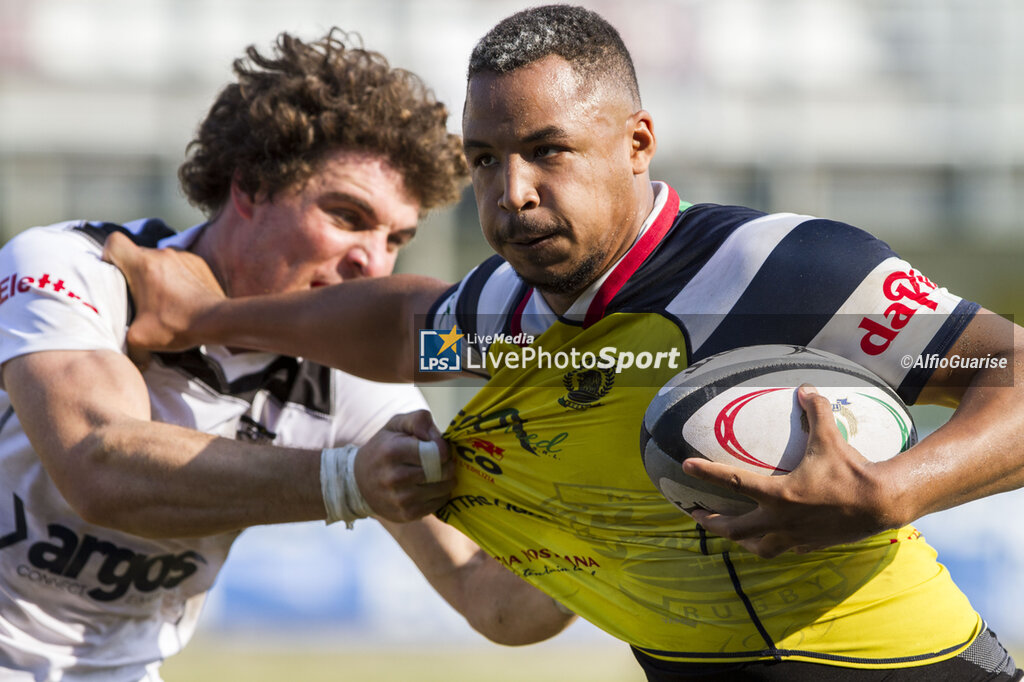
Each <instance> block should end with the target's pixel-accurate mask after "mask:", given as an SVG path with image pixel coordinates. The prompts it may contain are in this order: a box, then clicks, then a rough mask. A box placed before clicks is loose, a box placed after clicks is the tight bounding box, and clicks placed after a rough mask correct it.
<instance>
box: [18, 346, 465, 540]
mask: <svg viewBox="0 0 1024 682" xmlns="http://www.w3.org/2000/svg"><path fill="white" fill-rule="evenodd" d="M3 382H4V387H5V389H6V391H7V393H8V395H9V396H10V399H11V403H12V405H13V406H14V409H15V413H16V414H17V416H18V419H19V420H20V422H21V424H22V427H23V428H24V430H25V433H26V434H27V435H28V437H29V440H30V441H31V443H32V446H33V448H34V449H35V450H36V452H37V453H38V455H39V457H40V459H41V461H42V463H43V466H45V467H46V470H47V472H48V473H49V474H50V476H51V478H52V479H53V481H54V483H55V484H56V485H57V488H58V489H59V490H60V491H61V494H62V495H63V496H64V497H65V499H66V500H67V501H68V503H69V504H70V505H71V507H72V508H73V509H74V510H75V511H76V512H77V513H78V514H79V515H80V516H82V518H84V519H85V520H87V521H89V522H91V523H95V524H98V525H103V526H108V527H112V528H117V529H119V530H123V531H126V532H130V533H133V534H136V535H141V536H146V537H192V536H200V535H210V534H213V533H219V532H224V531H233V530H239V529H242V528H245V527H248V526H252V525H257V524H266V523H283V522H290V521H305V520H315V519H323V518H325V517H326V516H327V510H326V507H325V501H324V499H325V498H324V495H323V489H324V486H323V481H322V477H321V474H322V472H321V461H322V455H321V452H319V451H313V450H302V449H295V448H281V447H274V446H269V445H261V444H256V443H247V442H240V441H234V440H230V439H225V438H216V437H214V436H211V435H207V434H203V433H199V432H197V431H192V430H190V429H186V428H182V427H178V426H174V425H170V424H163V423H156V422H151V421H150V414H149V395H148V392H147V390H146V386H145V384H144V383H143V380H142V376H141V375H140V374H139V372H138V370H137V369H136V367H135V366H134V365H133V364H132V362H131V361H130V360H129V359H128V358H127V357H126V356H124V355H122V354H120V353H117V352H114V351H106V350H100V351H63V350H61V351H43V352H37V353H31V354H28V355H23V356H19V357H16V358H14V359H11V360H9V361H7V362H6V363H4V365H3ZM432 429H433V430H432ZM435 434H436V428H435V427H433V425H432V422H431V421H430V417H429V414H428V413H427V412H426V411H420V412H414V413H409V414H408V415H399V416H396V417H394V418H392V420H391V421H390V422H389V423H388V425H387V426H385V427H384V428H383V429H382V430H381V431H380V432H378V434H377V435H375V436H374V437H373V438H372V439H371V440H370V441H369V442H367V443H366V444H365V445H364V446H362V447H361V448H360V449H359V451H358V455H357V456H356V463H357V464H358V465H360V466H359V467H357V470H356V472H355V473H356V476H357V478H359V474H360V470H362V472H363V474H364V475H363V476H362V478H361V480H359V484H360V488H361V489H362V491H363V497H364V498H365V499H366V501H367V502H368V503H369V505H370V510H371V511H372V512H373V513H374V515H378V516H382V517H386V518H390V519H394V520H397V521H406V520H409V519H413V518H418V517H420V516H422V515H423V514H427V513H430V512H432V511H434V510H436V509H437V508H438V507H440V506H441V505H442V504H443V503H444V501H445V500H446V499H447V497H448V494H449V492H450V491H451V488H452V486H453V485H454V466H453V464H452V462H451V461H450V459H447V455H446V453H443V454H444V456H443V457H442V467H441V476H440V480H438V481H437V482H434V483H430V484H427V483H426V481H425V476H424V472H423V469H422V467H421V465H420V459H419V454H418V443H419V441H420V440H425V439H427V438H432V436H433V435H435ZM438 440H439V438H438ZM367 471H369V472H370V474H366V472H367Z"/></svg>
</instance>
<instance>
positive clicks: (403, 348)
mask: <svg viewBox="0 0 1024 682" xmlns="http://www.w3.org/2000/svg"><path fill="white" fill-rule="evenodd" d="M446 287H447V285H446V284H444V283H443V282H441V281H439V280H434V279H431V278H428V277H420V276H415V275H394V276H392V277H386V278H379V279H373V280H359V281H353V282H346V283H344V284H340V285H335V286H330V287H320V288H318V289H313V290H309V291H302V292H295V293H291V294H283V295H275V296H258V297H248V298H240V299H226V300H223V301H221V302H220V303H218V304H217V305H216V306H215V307H213V308H211V309H209V310H208V311H206V312H205V313H204V314H202V315H201V316H200V317H198V318H197V319H196V320H195V322H194V324H193V325H192V328H191V330H190V334H191V336H192V338H193V340H194V341H195V342H197V343H218V344H222V345H227V346H239V347H245V348H252V349H258V350H265V351H271V352H275V353H280V354H282V355H291V356H300V357H304V358H308V359H310V360H313V361H315V362H319V363H321V364H324V365H328V366H331V367H337V368H339V369H343V370H345V371H347V372H349V373H352V374H356V375H358V376H362V377H364V378H367V379H374V380H377V381H411V380H412V379H413V372H414V369H415V354H414V352H413V347H414V338H415V329H416V327H417V316H419V318H420V324H422V318H423V316H425V314H426V312H427V310H428V308H429V307H430V305H431V303H433V301H434V300H435V298H436V297H437V296H438V295H440V293H441V292H443V291H444V290H445V288H446Z"/></svg>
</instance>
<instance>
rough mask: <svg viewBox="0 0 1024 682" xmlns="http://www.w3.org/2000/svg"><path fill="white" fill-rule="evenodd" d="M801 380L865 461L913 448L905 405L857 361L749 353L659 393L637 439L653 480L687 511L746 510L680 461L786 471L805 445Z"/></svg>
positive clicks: (749, 503) (688, 373) (800, 353)
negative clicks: (828, 407) (827, 404)
mask: <svg viewBox="0 0 1024 682" xmlns="http://www.w3.org/2000/svg"><path fill="white" fill-rule="evenodd" d="M804 383H808V384H812V385H813V386H814V387H815V388H816V389H817V390H818V392H819V393H821V394H822V395H824V396H825V397H826V398H828V400H829V401H830V402H831V403H832V414H833V416H834V417H835V420H836V425H837V426H838V428H839V431H840V433H841V434H842V435H843V437H844V438H845V439H846V441H847V442H848V443H850V445H852V446H853V447H854V448H856V449H857V451H858V452H860V453H861V454H862V455H863V456H864V457H866V458H867V459H869V460H871V461H873V462H879V461H883V460H886V459H889V458H890V457H893V456H894V455H896V454H898V453H900V452H903V451H904V450H906V449H907V448H909V447H911V446H912V445H914V444H915V443H916V442H917V430H916V429H915V427H914V420H913V418H912V417H911V415H910V413H909V412H908V411H907V406H906V405H904V403H903V401H902V400H900V398H899V396H897V395H896V393H895V392H894V391H893V390H892V389H891V388H889V386H888V385H887V384H886V383H885V382H884V381H883V380H882V379H881V378H880V377H878V376H877V375H875V374H873V373H872V372H870V371H869V370H867V369H865V368H864V367H862V366H860V365H858V364H857V363H854V362H851V361H849V360H847V359H845V358H842V357H840V356H838V355H834V354H832V353H827V352H824V351H820V350H815V349H812V348H805V347H803V346H787V345H765V346H747V347H744V348H737V349H734V350H730V351H726V352H724V353H719V354H717V355H713V356H711V357H708V358H705V359H704V360H701V361H699V362H697V363H695V364H693V365H691V366H690V367H688V368H687V369H685V370H683V371H682V372H680V373H679V374H677V375H676V376H675V377H673V378H672V379H671V380H670V381H669V382H668V383H667V384H666V385H665V386H663V387H662V388H661V390H659V391H658V394H657V395H656V396H655V398H654V400H652V401H651V403H650V405H649V406H648V408H647V412H646V414H645V415H644V422H643V427H642V429H641V434H640V452H641V454H642V456H643V462H644V468H645V469H646V470H647V474H648V475H649V476H650V478H651V481H652V482H653V483H654V485H655V486H656V487H657V488H658V490H660V491H661V493H662V494H663V495H664V496H665V497H666V498H668V499H669V501H671V502H672V503H673V504H675V505H676V506H677V507H679V508H680V509H682V510H683V511H685V512H690V511H692V510H694V509H698V508H700V509H707V510H709V511H714V512H720V513H725V514H739V513H743V512H746V511H750V510H751V509H753V508H754V507H755V506H756V505H755V503H754V501H753V500H751V499H750V498H749V497H747V496H745V495H742V494H739V493H736V492H733V491H731V490H728V489H726V488H723V487H721V486H717V485H713V484H710V483H706V482H704V481H701V480H699V479H696V478H693V477H691V476H687V475H686V474H684V473H683V471H682V463H683V462H684V461H685V460H686V459H687V458H688V457H703V458H705V459H709V460H712V461H715V462H723V463H725V464H731V465H733V466H737V467H741V468H743V469H746V470H748V471H752V472H756V473H759V474H764V475H766V476H779V475H784V474H787V473H789V472H790V471H792V470H793V469H794V468H795V467H796V466H797V464H799V463H800V460H801V459H802V458H803V455H804V451H805V450H806V447H807V436H808V426H807V417H806V416H805V415H804V412H803V410H802V409H801V407H800V404H799V402H797V397H796V389H797V387H799V386H800V384H804Z"/></svg>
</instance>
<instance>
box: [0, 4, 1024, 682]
mask: <svg viewBox="0 0 1024 682" xmlns="http://www.w3.org/2000/svg"><path fill="white" fill-rule="evenodd" d="M527 4H528V3H524V2H510V1H506V0H490V1H486V2H481V1H476V2H473V1H472V0H429V1H428V0H367V1H349V0H89V1H88V2H85V1H82V0H0V240H6V239H7V238H9V237H10V236H11V235H13V234H15V233H16V232H18V231H19V230H22V229H24V228H26V227H30V226H32V225H40V224H47V223H51V222H55V221H58V220H65V219H70V218H94V219H103V220H111V221H123V220H129V219H132V218H136V217H142V216H160V217H162V218H164V219H165V220H167V221H168V222H169V223H171V224H172V225H174V226H175V227H178V228H184V227H187V226H189V225H192V224H194V223H196V222H199V221H200V220H201V219H202V216H201V215H200V214H199V213H197V212H196V211H195V210H194V209H192V208H191V207H189V206H188V205H187V203H186V202H185V201H184V199H183V198H182V196H181V195H180V193H179V192H178V190H177V186H176V180H175V171H176V168H177V165H178V163H179V162H180V160H181V158H182V155H183V152H184V147H185V145H186V143H187V142H188V141H189V139H190V138H191V134H192V132H193V130H194V127H195V125H196V124H197V122H198V121H199V119H200V118H202V117H203V116H204V115H205V112H206V108H207V107H208V106H209V104H210V102H211V101H212V98H213V96H214V94H215V92H216V91H217V90H218V89H219V88H220V87H221V86H222V85H223V84H224V83H225V82H227V81H228V79H229V78H230V70H229V65H230V62H231V60H232V59H234V58H235V57H236V56H238V55H239V54H241V52H242V50H243V48H244V47H245V46H246V45H248V44H250V43H255V44H257V45H258V46H260V47H264V48H266V47H267V46H269V44H270V43H271V41H272V39H273V37H274V36H275V35H276V34H277V33H278V32H279V31H281V30H289V31H293V32H295V33H297V34H299V35H301V36H302V37H304V38H314V37H317V36H319V35H321V34H322V33H324V32H325V31H326V29H327V28H329V27H330V26H332V25H338V26H340V27H342V28H344V29H347V30H356V31H358V32H359V33H361V34H362V36H363V38H364V40H365V43H366V45H367V46H368V47H370V48H372V49H375V50H379V51H381V52H383V53H384V54H386V55H387V56H388V57H389V59H390V60H391V61H392V63H393V64H395V65H398V66H402V67H406V68H410V69H412V70H414V71H416V72H417V73H419V74H420V75H421V76H422V77H423V78H424V79H425V80H426V81H427V83H428V84H430V85H431V86H432V87H433V88H434V90H435V91H436V92H437V94H438V95H439V97H440V98H441V99H442V100H444V101H445V102H447V103H448V104H449V107H450V109H451V110H452V112H453V116H452V120H451V127H452V129H453V130H456V131H457V130H458V127H459V116H460V113H461V107H462V99H463V89H464V74H465V66H466V62H467V59H468V55H469V52H470V50H471V48H472V45H473V43H474V41H475V40H476V39H477V38H479V37H480V36H481V35H482V34H483V33H484V32H485V31H486V30H487V29H488V28H489V27H490V26H491V25H492V24H493V23H494V22H495V21H497V20H498V19H500V18H502V17H503V16H506V15H507V14H509V13H511V12H513V11H515V10H517V9H520V8H522V7H525V6H527ZM582 4H584V5H587V6H590V7H592V8H593V9H596V10H597V11H599V12H601V13H603V14H604V15H605V16H606V17H608V18H609V19H610V20H611V21H612V23H613V24H615V25H616V26H617V27H618V28H619V30H620V31H621V33H622V35H623V38H624V39H625V41H626V43H627V45H628V46H629V47H630V48H631V50H632V51H633V54H634V58H635V60H636V64H637V71H638V74H639V78H640V85H641V91H642V93H643V95H644V104H645V107H646V108H647V109H648V110H650V111H651V112H652V114H653V116H654V120H655V122H656V132H657V133H658V135H659V152H658V157H657V160H656V164H655V170H654V175H655V177H658V178H660V179H664V180H667V181H669V182H670V183H672V184H673V186H675V187H676V188H677V189H678V190H679V192H680V194H681V195H682V196H683V197H684V198H685V199H688V200H690V201H695V202H697V201H714V202H720V203H740V204H745V205H749V206H753V207H756V208H760V209H764V210H768V211H776V210H779V211H793V212H803V213H810V214H815V215H822V216H827V217H831V218H837V219H841V220H845V221H847V222H850V223H853V224H855V225H858V226H860V227H863V228H865V229H868V230H869V231H871V232H873V233H875V234H877V235H878V236H880V237H882V238H883V239H885V240H886V241H888V242H889V243H890V244H891V245H892V246H894V247H895V248H896V249H897V251H899V252H900V253H901V254H903V255H904V256H905V257H906V258H907V259H908V260H910V261H911V262H912V263H914V264H915V265H917V266H918V267H919V268H920V269H921V270H923V271H924V272H925V273H926V274H927V275H928V276H929V277H931V278H932V279H933V280H934V281H936V282H938V283H940V284H941V285H943V286H946V287H948V288H949V289H950V290H952V291H954V292H956V293H959V294H961V295H963V296H965V297H968V298H972V299H975V300H978V301H981V302H983V303H985V304H986V305H987V306H988V307H989V308H991V309H993V310H995V311H996V312H999V313H1002V314H1006V315H1017V316H1020V315H1021V314H1024V277H1022V275H1021V267H1020V263H1021V262H1022V259H1024V221H1022V218H1021V216H1022V215H1024V5H1022V4H1021V3H1020V2H1018V0H980V1H979V0H703V1H701V0H632V1H631V2H628V3H623V2H619V1H618V0H590V1H584V2H583V3H582ZM487 253H488V248H487V246H486V244H485V243H484V242H483V240H482V238H481V237H480V235H479V230H478V227H477V224H476V215H475V208H474V206H473V201H472V197H471V195H470V194H469V193H468V192H467V194H466V195H465V197H464V198H463V201H462V202H461V203H460V204H459V205H458V206H456V207H455V208H453V209H451V210H448V211H444V212H439V213H436V214H434V215H432V216H430V217H429V218H428V219H427V220H426V222H425V225H424V229H423V230H422V232H421V236H420V237H418V238H417V240H416V241H415V243H414V245H413V246H412V247H410V249H409V250H408V252H407V253H406V254H404V256H403V257H402V259H401V261H400V269H401V270H407V271H418V272H424V273H428V274H432V275H435V276H438V277H442V278H448V279H452V280H454V279H455V278H457V277H459V276H461V275H462V274H464V272H465V271H466V270H467V269H468V268H469V267H471V266H472V265H474V264H476V263H477V262H479V260H480V259H481V258H482V257H483V256H485V255H487ZM1018 319H1021V318H1020V317H1018ZM470 390H471V389H468V388H465V387H453V386H446V387H433V388H430V389H429V391H428V399H429V400H430V401H431V403H432V405H433V407H434V409H435V412H436V414H437V421H438V423H439V424H442V425H443V424H445V423H447V420H448V419H449V418H450V416H451V415H452V414H453V413H454V411H455V410H456V409H457V408H458V406H459V405H460V404H461V402H462V401H464V399H465V398H466V397H467V396H468V392H469V391H470ZM917 416H918V419H919V426H921V427H922V430H923V431H927V430H929V429H931V428H934V427H935V426H936V425H937V424H939V423H941V421H942V420H943V419H945V418H946V417H947V416H948V412H947V411H944V410H939V409H921V410H918V411H917ZM1022 506H1024V494H1022V493H1019V492H1018V493H1011V494H1006V495H1002V496H998V497H995V498H992V499H989V500H985V501H982V502H977V503H973V504H970V505H967V506H965V507H962V508H959V509H957V510H955V511H952V512H945V513H942V514H936V515H933V516H930V517H927V518H925V519H923V520H921V522H920V523H919V526H920V527H921V528H922V530H923V531H924V532H925V534H926V536H927V537H928V538H929V540H930V541H931V542H932V544H933V545H935V546H936V547H937V548H938V550H939V553H940V557H941V559H942V560H943V562H944V563H945V564H946V565H947V566H948V567H949V568H950V570H951V571H952V573H953V575H954V577H955V578H956V579H957V581H958V582H959V583H960V584H961V585H962V586H963V588H964V589H965V590H966V591H967V592H968V594H969V596H970V597H971V599H972V601H973V602H974V604H975V605H976V606H977V607H978V608H979V609H980V610H981V612H982V613H983V614H984V615H985V616H986V618H987V619H988V620H989V622H990V624H991V625H992V626H993V627H994V628H995V629H996V630H997V631H998V632H999V633H1000V634H1001V635H1002V637H1003V638H1004V640H1006V641H1007V642H1008V643H1010V644H1011V645H1013V646H1014V647H1015V648H1016V650H1017V651H1018V652H1020V651H1022V648H1024V646H1022V645H1024V619H1022V618H1021V617H1020V613H1021V612H1022V610H1024V581H1022V580H1021V578H1020V576H1021V575H1022V573H1024V527H1021V525H1020V524H1019V523H1017V519H1018V518H1019V517H1020V511H1021V508H1022ZM1019 655H1020V654H1018V656H1019ZM430 671H437V674H438V677H437V679H439V680H440V679H446V680H463V679H474V678H476V677H484V676H486V677H487V678H488V679H491V680H502V679H506V676H507V678H508V679H512V678H513V677H515V678H516V679H523V678H526V679H532V680H534V681H535V682H539V681H542V680H548V679H550V680H555V679H558V680H584V679H585V680H590V681H591V682H599V681H600V680H621V681H628V680H632V679H639V676H638V674H637V671H636V669H635V667H634V666H633V665H632V664H631V662H630V656H629V654H628V652H627V651H626V648H625V647H624V646H622V645H619V644H616V643H614V642H613V641H612V640H610V638H608V637H607V636H605V635H603V634H602V633H600V632H597V631H596V630H594V629H593V628H591V627H589V626H587V625H585V624H581V625H577V626H574V627H573V628H571V629H570V630H569V632H567V633H566V634H564V635H562V636H560V637H558V638H556V639H555V640H553V641H552V642H551V643H546V644H544V645H540V646H538V647H531V648H526V649H515V650H509V649H504V648H499V647H496V646H493V645H490V644H487V643H486V642H485V641H484V640H483V639H482V638H480V637H479V636H477V635H475V633H473V632H472V631H470V630H469V629H468V627H467V626H466V625H465V624H464V623H463V622H462V621H461V619H460V618H459V617H458V616H456V615H454V614H453V613H452V612H451V611H450V610H449V609H447V607H445V606H444V605H443V603H442V602H441V601H440V599H439V598H437V597H436V596H435V595H434V594H433V593H432V592H431V591H430V590H429V588H428V587H427V585H426V583H425V581H423V579H422V578H420V577H419V575H418V573H417V572H416V571H415V569H414V568H413V567H412V564H411V563H410V562H409V561H408V560H407V559H405V557H404V555H403V554H402V553H401V552H400V551H398V550H397V549H396V548H395V546H394V545H393V543H392V542H391V540H390V539H389V538H388V537H387V536H386V535H385V534H384V533H383V532H382V531H380V530H379V529H378V528H376V527H375V526H374V525H373V524H372V523H368V522H364V523H362V524H359V527H358V528H357V530H356V531H354V532H351V533H350V532H347V531H345V530H344V529H337V528H330V529H327V528H325V527H323V526H322V525H321V524H302V525H296V526H286V527H275V528H259V529H253V530H250V531H247V532H246V533H245V534H244V535H243V537H242V538H241V539H240V540H239V542H238V544H237V545H236V548H235V550H234V552H233V554H232V557H231V559H230V561H229V562H228V565H227V567H226V569H225V571H224V573H223V575H222V576H221V579H220V581H219V583H218V586H217V588H216V589H215V590H214V592H213V594H212V595H211V598H210V602H209V606H208V608H207V611H206V613H205V616H204V620H203V624H202V627H201V631H200V633H199V635H198V636H197V638H196V642H195V643H194V644H193V649H192V650H191V651H188V652H186V653H185V654H183V655H182V656H181V657H180V659H179V660H177V661H172V662H171V663H169V664H168V666H167V668H166V677H167V679H168V680H169V682H174V681H176V680H177V681H182V680H205V679H211V680H213V679H217V680H231V679H247V680H263V679H267V680H270V679H275V680H276V679H282V678H284V677H285V676H287V675H291V676H293V677H294V678H296V679H303V680H318V679H357V680H402V679H411V678H413V677H414V676H415V677H416V678H417V679H421V680H426V679H433V678H431V677H429V675H430V674H431V673H430Z"/></svg>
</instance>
